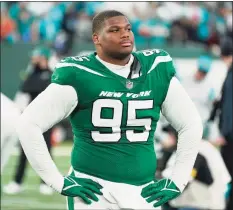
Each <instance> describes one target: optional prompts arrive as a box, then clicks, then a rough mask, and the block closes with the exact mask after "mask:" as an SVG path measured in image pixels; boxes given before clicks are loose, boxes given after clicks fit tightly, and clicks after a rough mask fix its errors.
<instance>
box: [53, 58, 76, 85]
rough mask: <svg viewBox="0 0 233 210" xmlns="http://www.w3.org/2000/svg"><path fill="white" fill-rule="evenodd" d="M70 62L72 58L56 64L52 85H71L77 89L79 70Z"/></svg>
mask: <svg viewBox="0 0 233 210" xmlns="http://www.w3.org/2000/svg"><path fill="white" fill-rule="evenodd" d="M70 61H71V60H70V58H66V59H64V60H62V61H60V62H59V63H57V64H56V66H55V70H54V72H53V74H52V78H51V82H52V83H56V84H59V85H70V86H72V87H74V88H75V79H76V71H77V69H76V68H75V67H74V64H73V63H72V62H70Z"/></svg>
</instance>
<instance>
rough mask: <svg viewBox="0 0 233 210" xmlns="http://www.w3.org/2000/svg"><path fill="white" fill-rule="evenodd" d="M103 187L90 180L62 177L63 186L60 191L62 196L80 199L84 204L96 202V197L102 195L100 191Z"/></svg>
mask: <svg viewBox="0 0 233 210" xmlns="http://www.w3.org/2000/svg"><path fill="white" fill-rule="evenodd" d="M102 188H103V187H102V186H101V185H100V184H99V183H97V182H94V181H93V180H91V179H85V178H78V177H75V176H72V175H69V176H66V177H64V185H63V188H62V191H61V194H62V195H65V196H70V197H80V198H81V199H82V200H83V201H84V202H85V203H86V204H91V203H92V201H91V200H93V201H98V200H99V199H98V197H97V196H96V194H98V195H103V193H102V192H101V191H100V189H102Z"/></svg>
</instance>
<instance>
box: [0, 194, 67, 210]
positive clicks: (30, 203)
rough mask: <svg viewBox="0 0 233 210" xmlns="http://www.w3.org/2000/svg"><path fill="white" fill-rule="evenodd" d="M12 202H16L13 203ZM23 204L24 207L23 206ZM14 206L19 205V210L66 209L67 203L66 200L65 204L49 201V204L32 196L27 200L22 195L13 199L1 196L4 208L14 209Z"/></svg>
mask: <svg viewBox="0 0 233 210" xmlns="http://www.w3.org/2000/svg"><path fill="white" fill-rule="evenodd" d="M12 202H15V203H13V204H12ZM21 205H22V207H21ZM13 207H17V210H25V208H26V209H31V210H38V207H39V209H40V210H42V209H46V210H48V209H53V210H57V209H62V210H64V209H66V204H65V200H64V204H57V203H55V202H54V203H49V204H44V203H43V202H40V201H37V200H33V199H32V198H30V199H28V200H27V201H25V200H23V199H22V197H15V196H13V197H12V198H11V199H10V198H7V199H2V198H1V208H2V209H12V208H13Z"/></svg>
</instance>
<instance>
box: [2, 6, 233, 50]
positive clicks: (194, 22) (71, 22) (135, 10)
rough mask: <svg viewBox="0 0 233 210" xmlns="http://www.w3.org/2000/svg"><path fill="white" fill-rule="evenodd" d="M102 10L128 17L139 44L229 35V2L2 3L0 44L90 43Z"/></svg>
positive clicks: (208, 41) (206, 39) (203, 41)
mask: <svg viewBox="0 0 233 210" xmlns="http://www.w3.org/2000/svg"><path fill="white" fill-rule="evenodd" d="M106 9H115V10H120V11H121V12H123V13H125V14H126V15H127V16H128V17H129V19H130V21H131V23H132V29H133V31H134V33H135V39H136V43H139V44H141V43H142V44H146V43H147V44H148V42H149V43H150V44H156V45H158V44H168V43H169V44H172V43H187V42H188V43H189V44H190V42H191V43H195V44H207V45H212V44H219V39H220V37H221V36H222V35H228V36H232V4H231V2H124V3H122V2H1V40H4V41H7V42H11V43H15V42H19V41H23V42H25V43H27V42H35V43H37V42H41V41H46V42H50V43H52V44H54V45H56V47H57V48H58V49H59V48H61V49H63V48H64V46H66V48H67V50H68V49H69V48H70V47H71V46H72V43H73V41H74V39H76V38H78V39H81V40H85V41H91V35H92V32H91V21H92V18H93V16H94V15H95V14H96V13H98V12H100V11H102V10H106ZM62 47H63V48H62Z"/></svg>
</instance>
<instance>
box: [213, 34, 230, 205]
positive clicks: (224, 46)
mask: <svg viewBox="0 0 233 210" xmlns="http://www.w3.org/2000/svg"><path fill="white" fill-rule="evenodd" d="M232 51H233V47H232V40H231V38H225V39H223V40H222V43H221V58H222V60H223V62H224V63H225V64H226V65H227V68H228V73H227V76H226V78H225V81H224V83H223V87H222V97H221V99H220V100H219V101H217V102H215V113H219V131H220V135H221V136H220V137H219V138H217V139H216V140H215V141H216V143H217V145H219V146H220V147H221V154H222V157H223V159H224V162H225V164H226V166H227V169H228V171H229V173H230V175H231V179H233V128H232V126H233V124H232V115H233V113H232V94H233V93H232V68H233V67H232ZM232 209H233V189H232V182H231V189H230V191H229V201H228V205H227V208H226V210H232Z"/></svg>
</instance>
